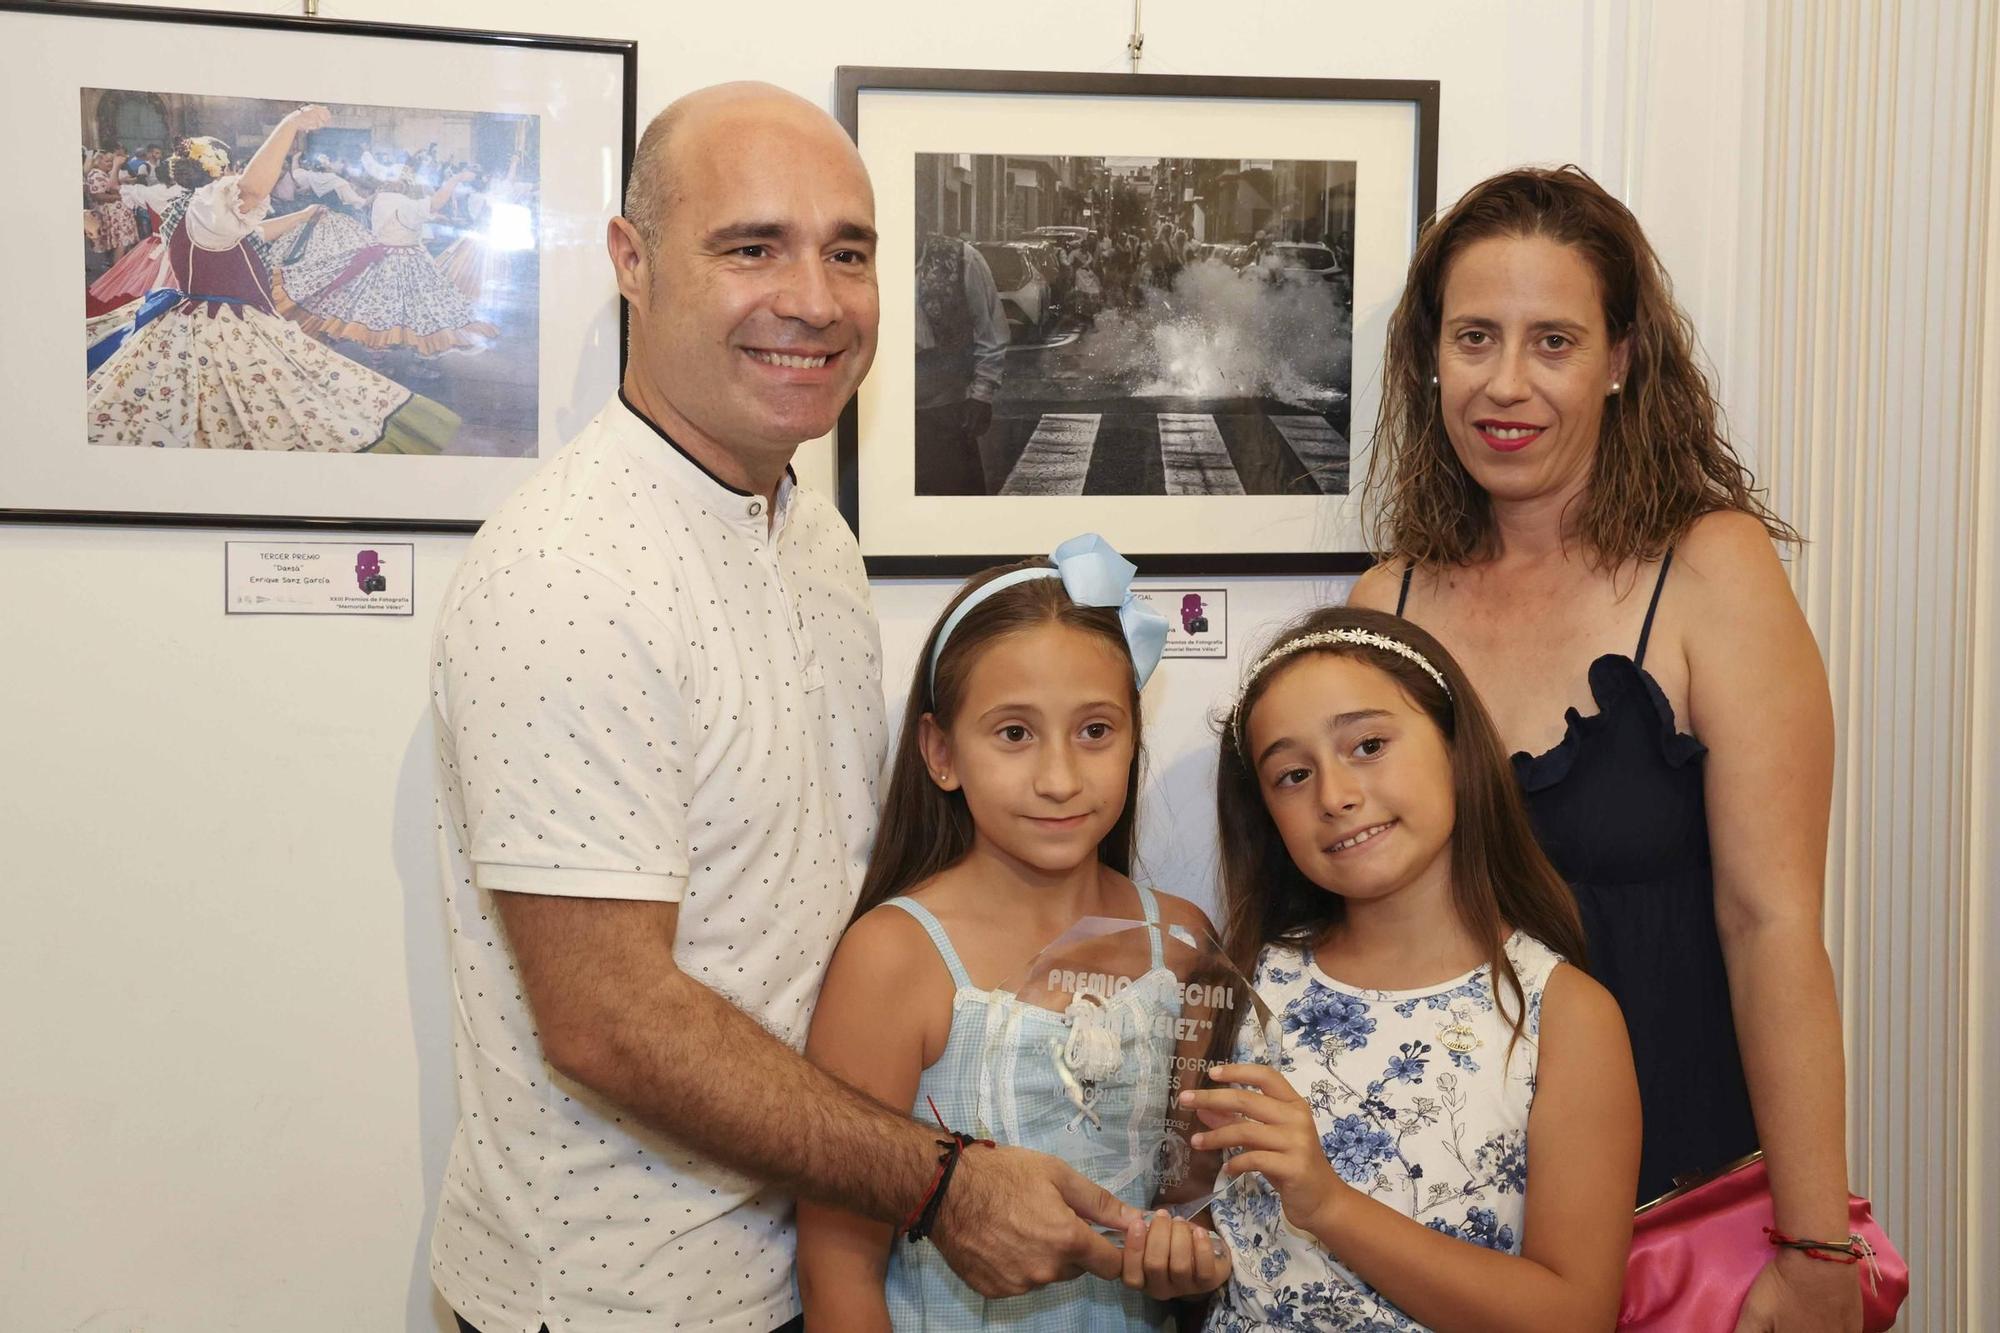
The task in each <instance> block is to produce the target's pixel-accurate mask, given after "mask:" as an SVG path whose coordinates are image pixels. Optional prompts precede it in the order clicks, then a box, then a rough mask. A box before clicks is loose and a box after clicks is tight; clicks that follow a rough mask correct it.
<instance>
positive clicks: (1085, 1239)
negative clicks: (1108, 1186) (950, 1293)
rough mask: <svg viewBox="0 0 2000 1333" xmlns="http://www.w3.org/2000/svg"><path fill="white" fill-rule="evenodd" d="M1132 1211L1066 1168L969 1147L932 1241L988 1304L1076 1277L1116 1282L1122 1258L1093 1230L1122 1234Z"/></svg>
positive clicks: (1025, 1154) (1032, 1155) (1030, 1155)
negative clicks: (1089, 1275) (1109, 1229)
mask: <svg viewBox="0 0 2000 1333" xmlns="http://www.w3.org/2000/svg"><path fill="white" fill-rule="evenodd" d="M1138 1216H1139V1213H1138V1210H1137V1209H1135V1208H1131V1207H1129V1206H1127V1205H1126V1204H1123V1203H1120V1202H1119V1201H1118V1200H1117V1199H1116V1198H1115V1197H1113V1196H1112V1195H1111V1194H1110V1193H1109V1192H1108V1191H1106V1190H1104V1189H1103V1188H1101V1187H1100V1186H1097V1185H1093V1184H1091V1183H1090V1182H1089V1181H1088V1180H1085V1179H1084V1178H1083V1177H1082V1176H1080V1175H1078V1174H1077V1173H1076V1172H1075V1171H1073V1170H1071V1169H1070V1168H1069V1167H1068V1166H1066V1165H1065V1164H1064V1163H1062V1162H1060V1161H1057V1160H1056V1159H1055V1158H1053V1157H1050V1156H1047V1155H1046V1154H1043V1153H1038V1152H1029V1151H1027V1150H1025V1149H1022V1148H968V1149H967V1150H966V1152H965V1155H964V1156H963V1157H961V1158H960V1159H959V1162H958V1169H957V1171H955V1172H954V1173H953V1175H952V1179H951V1187H950V1188H949V1189H948V1190H947V1191H946V1193H945V1198H944V1208H943V1211H942V1213H941V1215H940V1216H939V1218H938V1225H937V1229H936V1230H935V1231H934V1232H933V1233H932V1235H931V1241H932V1243H933V1244H935V1245H936V1246H937V1247H938V1252H939V1253H940V1254H942V1255H944V1259H945V1262H946V1263H948V1264H950V1265H951V1268H952V1271H953V1272H955V1273H957V1274H958V1275H959V1277H961V1278H963V1279H964V1280H965V1284H966V1285H967V1286H969V1287H971V1288H972V1289H973V1290H974V1291H976V1292H978V1293H979V1294H980V1295H982V1296H985V1297H988V1298H989V1299H992V1298H998V1297H1003V1296H1019V1295H1021V1294H1022V1293H1023V1292H1028V1291H1033V1290H1034V1289H1035V1288H1037V1287H1043V1286H1047V1285H1048V1284H1049V1283H1051V1282H1066V1281H1068V1280H1069V1279H1070V1278H1073V1277H1076V1276H1077V1275H1079V1274H1081V1273H1094V1274H1096V1275H1097V1276H1098V1277H1102V1278H1111V1279H1113V1280H1116V1279H1117V1278H1118V1277H1120V1276H1121V1274H1122V1273H1123V1272H1124V1256H1123V1255H1121V1254H1120V1253H1119V1251H1118V1247H1117V1246H1115V1245H1113V1244H1112V1243H1111V1242H1110V1241H1109V1240H1107V1239H1105V1237H1103V1236H1101V1235H1099V1234H1098V1233H1097V1232H1096V1231H1093V1230H1092V1229H1091V1226H1092V1224H1095V1225H1098V1226H1106V1227H1114V1228H1116V1229H1118V1230H1120V1231H1123V1230H1125V1229H1126V1228H1127V1227H1128V1226H1130V1225H1131V1224H1132V1222H1133V1221H1134V1220H1135V1219H1136V1218H1137V1217H1138Z"/></svg>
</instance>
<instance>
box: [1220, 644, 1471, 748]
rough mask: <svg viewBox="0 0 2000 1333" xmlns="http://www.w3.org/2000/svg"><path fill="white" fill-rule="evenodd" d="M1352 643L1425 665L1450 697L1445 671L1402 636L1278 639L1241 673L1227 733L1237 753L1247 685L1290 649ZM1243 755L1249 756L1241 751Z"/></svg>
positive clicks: (1288, 654) (1426, 670)
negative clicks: (1234, 742) (1234, 743)
mask: <svg viewBox="0 0 2000 1333" xmlns="http://www.w3.org/2000/svg"><path fill="white" fill-rule="evenodd" d="M1343 643H1344V644H1352V645H1353V646H1355V647H1357V648H1379V649H1381V650H1382V651H1383V652H1385V653H1394V654H1395V655H1396V656H1398V657H1400V658H1402V659H1404V660H1405V661H1409V662H1414V663H1416V664H1417V665H1418V666H1420V667H1422V668H1423V669H1424V674H1425V675H1427V676H1429V677H1430V678H1431V679H1432V680H1434V681H1436V682H1437V687H1438V688H1439V689H1441V690H1443V691H1444V697H1445V698H1447V699H1449V698H1451V686H1449V685H1447V684H1445V681H1444V673H1443V672H1442V671H1439V670H1438V669H1437V668H1436V667H1434V666H1432V665H1431V660H1430V659H1429V658H1428V657H1425V656H1424V655H1423V654H1422V653H1420V652H1418V651H1417V650H1416V649H1414V648H1412V647H1410V645H1409V644H1407V643H1404V642H1403V641H1402V640H1401V639H1392V638H1390V637H1389V636H1388V635H1386V634H1377V633H1376V632H1375V631H1374V630H1372V629H1323V630H1316V631H1314V632H1313V633H1311V634H1301V635H1300V636H1299V637H1298V638H1296V639H1292V640H1290V641H1289V642H1286V643H1281V644H1279V645H1278V646H1277V647H1276V648H1273V649H1272V650H1271V651H1270V652H1268V653H1265V654H1264V655H1263V656H1262V657H1260V658H1258V659H1257V660H1256V661H1255V662H1252V663H1251V664H1250V670H1249V672H1248V673H1247V674H1246V675H1245V676H1244V677H1243V688H1242V689H1241V690H1239V691H1238V692H1237V695H1236V706H1235V707H1234V708H1231V709H1230V710H1229V734H1230V735H1231V736H1232V737H1234V738H1235V740H1236V753H1237V754H1239V755H1243V701H1244V700H1245V699H1247V698H1249V697H1250V689H1251V687H1252V686H1254V685H1255V684H1256V683H1257V679H1258V677H1260V676H1262V675H1263V674H1264V673H1265V672H1266V671H1267V670H1269V669H1270V667H1271V664H1272V663H1274V662H1280V661H1283V660H1284V659H1285V658H1287V657H1290V656H1291V655H1292V654H1293V653H1302V652H1305V651H1306V650H1307V649H1310V648H1332V647H1334V646H1335V645H1337V644H1343ZM1243 757H1244V758H1246V759H1247V758H1248V757H1249V756H1247V755H1244V756H1243Z"/></svg>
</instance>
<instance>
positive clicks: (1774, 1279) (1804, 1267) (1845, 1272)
mask: <svg viewBox="0 0 2000 1333" xmlns="http://www.w3.org/2000/svg"><path fill="white" fill-rule="evenodd" d="M1774 1330H1779V1331H1781V1333H1793V1330H1797V1333H1860V1330H1861V1275H1860V1272H1859V1269H1858V1266H1851V1265H1848V1264H1837V1263H1828V1262H1826V1261H1825V1260H1821V1259H1811V1258H1808V1257H1806V1256H1805V1255H1803V1254H1799V1253H1796V1252H1794V1251H1791V1250H1786V1251H1783V1252H1781V1253H1780V1254H1779V1255H1778V1256H1777V1257H1776V1258H1775V1259H1773V1260H1772V1261H1771V1262H1770V1263H1768V1264H1765V1265H1764V1271H1763V1272H1761V1273H1759V1274H1757V1280H1756V1281H1755V1282H1753V1283H1751V1284H1750V1294H1749V1295H1748V1296H1745V1297H1744V1298H1743V1308H1742V1310H1740V1311H1739V1312H1738V1313H1737V1316H1736V1333H1773V1331H1774Z"/></svg>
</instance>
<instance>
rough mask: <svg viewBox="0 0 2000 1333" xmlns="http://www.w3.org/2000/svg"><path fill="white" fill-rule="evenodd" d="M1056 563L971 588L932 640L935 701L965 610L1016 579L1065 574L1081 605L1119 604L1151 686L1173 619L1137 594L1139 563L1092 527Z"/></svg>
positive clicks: (1137, 666)
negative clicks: (947, 649) (948, 647)
mask: <svg viewBox="0 0 2000 1333" xmlns="http://www.w3.org/2000/svg"><path fill="white" fill-rule="evenodd" d="M1049 559H1050V561H1051V562H1053V564H1054V566H1055V567H1054V568H1053V569H1051V568H1050V567H1049V566H1047V565H1030V566H1028V567H1027V568H1026V569H1016V570H1012V571H1010V572H1009V573H1006V574H1002V575H1000V576H999V577H998V578H993V579H988V580H987V581H986V582H984V583H982V584H980V585H979V586H978V587H977V588H974V589H973V590H972V591H971V592H969V593H967V594H966V596H965V599H964V600H963V601H961V602H960V603H959V604H958V605H957V606H956V607H954V608H953V609H952V613H951V614H950V615H949V616H947V617H945V622H944V624H943V625H942V626H940V627H939V629H938V632H937V641H936V642H935V643H934V644H932V645H931V669H930V692H931V701H932V702H933V703H935V702H937V668H938V658H939V657H940V656H942V655H943V653H944V645H945V642H946V641H947V640H948V639H950V638H951V632H952V631H953V630H955V629H957V628H958V622H960V621H961V620H964V619H965V613H966V612H968V611H970V610H971V609H972V608H973V607H975V606H978V605H979V604H980V603H981V602H983V601H985V600H986V599H987V598H989V597H991V596H993V595H994V594H995V593H997V592H1000V591H1001V590H1003V589H1006V588H1011V587H1014V586H1015V585H1016V584H1020V583H1027V582H1029V581H1031V580H1033V579H1061V580H1062V585H1063V591H1064V592H1066V593H1068V594H1069V599H1070V600H1071V601H1072V602H1075V603H1076V604H1077V605H1078V606H1105V607H1110V606H1115V607H1117V608H1118V628H1119V629H1121V630H1123V631H1124V634H1125V646H1126V648H1127V649H1129V650H1130V651H1131V654H1132V673H1133V675H1134V676H1136V677H1137V678H1138V681H1139V688H1140V689H1142V690H1143V689H1145V688H1146V681H1147V680H1148V679H1150V678H1151V676H1152V674H1153V668H1154V667H1156V666H1158V665H1159V664H1160V653H1161V652H1162V651H1163V650H1164V649H1165V648H1166V646H1167V618H1166V617H1165V616H1163V615H1161V614H1160V613H1159V612H1158V611H1155V610H1154V609H1153V608H1152V607H1151V606H1150V605H1148V604H1147V603H1145V602H1142V601H1140V600H1139V599H1138V598H1137V597H1135V596H1134V595H1133V593H1132V576H1133V575H1134V574H1136V573H1138V572H1139V567H1138V566H1137V565H1135V564H1133V563H1132V562H1131V561H1130V560H1127V559H1126V558H1125V557H1124V556H1122V555H1120V554H1118V552H1117V551H1115V550H1113V549H1112V547H1111V543H1110V542H1107V541H1105V540H1104V538H1102V537H1100V536H1098V535H1097V534H1096V533H1094V532H1086V533H1084V534H1083V535H1082V536H1079V537H1071V538H1070V539H1069V540H1068V541H1066V542H1064V543H1063V544H1062V545H1061V546H1058V547H1056V549H1055V550H1054V551H1052V552H1050V554H1049Z"/></svg>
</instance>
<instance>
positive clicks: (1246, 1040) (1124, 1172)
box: [978, 916, 1279, 1218]
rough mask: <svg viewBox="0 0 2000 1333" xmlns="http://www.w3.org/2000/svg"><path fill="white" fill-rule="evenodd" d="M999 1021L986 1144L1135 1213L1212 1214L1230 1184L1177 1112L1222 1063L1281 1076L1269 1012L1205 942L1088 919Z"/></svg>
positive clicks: (988, 1071) (1186, 1115) (993, 1021)
mask: <svg viewBox="0 0 2000 1333" xmlns="http://www.w3.org/2000/svg"><path fill="white" fill-rule="evenodd" d="M1001 999H1002V1003H999V1004H995V1005H992V1006H990V1007H989V1008H988V1014H989V1018H988V1022H987V1031H986V1034H985V1036H986V1043H985V1058H984V1060H983V1061H982V1063H981V1068H980V1081H979V1102H978V1104H979V1108H980V1122H981V1123H980V1129H979V1133H980V1136H981V1137H983V1138H992V1139H996V1140H998V1141H999V1142H1001V1143H1007V1144H1017V1145H1019V1146H1022V1147H1026V1148H1034V1149H1037V1150H1039V1151H1041V1152H1046V1153H1050V1154H1052V1155H1053V1156H1056V1157H1060V1158H1061V1159H1063V1160H1064V1161H1066V1162H1068V1163H1069V1164H1070V1165H1071V1166H1073V1167H1075V1168H1076V1169H1077V1171H1078V1172H1080V1173H1081V1174H1082V1175H1084V1176H1085V1177H1087V1178H1089V1179H1090V1180H1092V1181H1094V1182H1096V1183H1097V1184H1099V1185H1102V1186H1103V1187H1104V1188H1105V1189H1107V1190H1109V1191H1110V1192H1111V1193H1113V1194H1115V1195H1117V1196H1118V1197H1119V1198H1120V1199H1122V1200H1123V1201H1124V1202H1126V1203H1128V1204H1131V1205H1132V1206H1133V1207H1135V1208H1165V1209H1166V1210H1167V1211H1168V1212H1170V1213H1172V1214H1173V1215H1174V1216H1176V1217H1182V1218H1191V1217H1193V1216H1194V1215H1195V1214H1197V1213H1199V1212H1201V1210H1202V1209H1204V1208H1206V1207H1207V1206H1208V1205H1209V1203H1210V1202H1211V1201H1212V1200H1213V1199H1214V1198H1215V1197H1216V1195H1217V1194H1219V1193H1220V1192H1221V1191H1222V1190H1223V1189H1224V1188H1225V1187H1226V1186H1227V1185H1228V1184H1229V1183H1230V1182H1228V1181H1227V1180H1226V1178H1225V1177H1223V1175H1222V1165H1223V1161H1224V1160H1225V1154H1224V1153H1222V1152H1220V1151H1217V1150H1209V1151H1203V1152H1197V1151H1195V1149H1194V1148H1193V1146H1192V1145H1191V1144H1190V1142H1189V1139H1190V1137H1191V1136H1192V1135H1194V1134H1196V1133H1198V1132H1199V1131H1200V1130H1201V1128H1202V1126H1201V1123H1200V1121H1199V1120H1198V1118H1197V1117H1196V1116H1195V1113H1194V1112H1193V1111H1192V1110H1188V1109H1185V1108H1183V1107H1182V1106H1181V1105H1180V1104H1179V1098H1180V1094H1181V1093H1182V1092H1183V1091H1187V1090H1194V1089H1200V1088H1205V1087H1209V1086H1212V1080H1211V1079H1210V1078H1209V1077H1208V1071H1209V1070H1210V1069H1211V1068H1212V1067H1214V1066H1215V1065H1218V1064H1229V1063H1252V1064H1268V1065H1276V1064H1277V1062H1278V1036H1279V1026H1278V1023H1277V1021H1276V1020H1275V1019H1274V1018H1273V1017H1272V1014H1271V1010H1270V1008H1269V1006H1267V1005H1266V1004H1265V1003H1264V1001H1263V1000H1262V999H1260V998H1259V997H1258V995H1257V993H1256V992H1255V991H1253V990H1252V989H1251V988H1250V983H1249V981H1248V980H1246V979H1245V978H1244V976H1243V974H1242V973H1241V972H1239V971H1237V969H1236V967H1235V965H1234V964H1232V963H1231V962H1230V961H1229V958H1228V956H1227V955H1226V954H1224V953H1223V951H1222V946H1221V945H1220V944H1219V943H1217V942H1216V940H1215V938H1214V937H1213V936H1211V935H1209V934H1207V933H1206V932H1202V931H1196V930H1193V929H1190V928H1188V927H1186V926H1181V925H1168V924H1166V923H1164V922H1162V923H1158V924H1148V923H1146V922H1144V921H1134V920H1130V919H1125V918H1114V917H1095V916H1093V917H1085V918H1083V919H1082V920H1080V921H1078V922H1077V923H1076V924H1075V925H1073V926H1071V927H1070V928H1069V929H1068V930H1066V931H1064V932H1063V934H1062V935H1061V936H1060V937H1059V938H1058V939H1057V940H1056V941H1055V942H1054V943H1053V944H1051V945H1049V946H1048V948H1046V949H1044V950H1042V952H1041V953H1040V954H1039V955H1037V956H1036V958H1035V960H1034V962H1033V963H1031V964H1029V966H1028V969H1027V971H1026V972H1025V973H1024V974H1023V975H1022V976H1021V977H1020V978H1019V979H1018V980H1017V981H1016V982H1015V983H1014V985H1013V986H1012V987H1011V988H1008V989H1007V990H1006V991H1004V992H1003V993H1002V996H1001Z"/></svg>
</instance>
